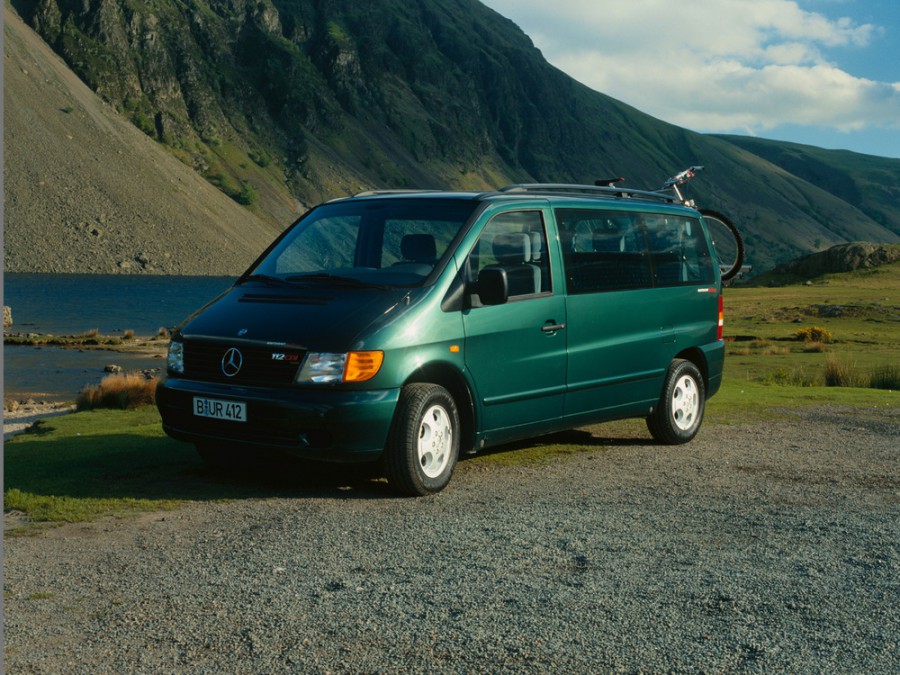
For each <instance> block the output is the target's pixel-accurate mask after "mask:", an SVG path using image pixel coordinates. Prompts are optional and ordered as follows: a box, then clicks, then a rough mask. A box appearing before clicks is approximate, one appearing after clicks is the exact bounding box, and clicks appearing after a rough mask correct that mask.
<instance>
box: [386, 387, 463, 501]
mask: <svg viewBox="0 0 900 675" xmlns="http://www.w3.org/2000/svg"><path fill="white" fill-rule="evenodd" d="M459 433H460V427H459V412H458V410H457V408H456V402H455V401H454V400H453V397H452V396H451V395H450V393H449V392H448V391H447V390H446V389H444V388H443V387H441V386H439V385H437V384H428V383H419V382H416V383H413V384H408V385H406V386H405V387H403V389H402V390H401V391H400V399H399V401H398V402H397V411H396V412H395V413H394V422H393V425H392V427H391V433H390V436H389V437H388V443H387V446H386V447H385V450H384V460H383V461H384V471H385V474H386V475H387V479H388V483H389V484H390V485H391V487H392V488H393V489H394V490H396V491H397V492H400V493H402V494H405V495H410V496H419V497H421V496H424V495H428V494H433V493H435V492H440V491H441V490H443V489H444V488H445V487H446V486H447V483H449V482H450V477H451V476H452V475H453V470H454V469H455V468H456V460H457V458H458V456H459Z"/></svg>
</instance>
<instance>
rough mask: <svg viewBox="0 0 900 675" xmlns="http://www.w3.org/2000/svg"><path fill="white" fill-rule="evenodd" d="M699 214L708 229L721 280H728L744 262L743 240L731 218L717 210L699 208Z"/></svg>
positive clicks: (739, 269) (738, 270)
mask: <svg viewBox="0 0 900 675" xmlns="http://www.w3.org/2000/svg"><path fill="white" fill-rule="evenodd" d="M700 215H701V216H703V220H704V222H705V223H706V229H707V230H709V238H710V239H712V243H713V248H714V249H715V250H716V257H717V258H718V259H719V268H720V269H721V270H722V281H728V280H729V279H731V278H733V277H734V276H735V275H737V273H738V272H740V271H741V265H743V264H744V240H743V239H742V238H741V233H740V232H738V229H737V227H736V226H735V224H734V223H732V222H731V220H730V219H729V218H728V217H727V216H724V215H722V214H721V213H719V212H718V211H709V210H707V209H700Z"/></svg>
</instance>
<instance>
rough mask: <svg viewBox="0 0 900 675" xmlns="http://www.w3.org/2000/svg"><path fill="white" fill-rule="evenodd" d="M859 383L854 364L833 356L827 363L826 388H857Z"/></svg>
mask: <svg viewBox="0 0 900 675" xmlns="http://www.w3.org/2000/svg"><path fill="white" fill-rule="evenodd" d="M858 382H859V377H858V376H857V375H856V373H855V372H854V368H853V364H852V363H848V362H846V361H840V360H839V359H837V358H836V357H835V356H833V355H832V356H829V357H828V360H827V361H826V362H825V386H826V387H855V386H857V384H858Z"/></svg>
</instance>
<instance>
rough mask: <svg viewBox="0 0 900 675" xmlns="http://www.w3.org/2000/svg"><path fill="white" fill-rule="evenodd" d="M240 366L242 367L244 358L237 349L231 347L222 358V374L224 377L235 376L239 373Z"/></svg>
mask: <svg viewBox="0 0 900 675" xmlns="http://www.w3.org/2000/svg"><path fill="white" fill-rule="evenodd" d="M242 365H244V356H243V355H242V354H241V352H240V350H239V349H238V348H237V347H232V348H231V349H229V350H228V351H227V352H225V356H223V357H222V372H223V373H225V377H234V376H235V375H237V374H238V373H239V372H240V371H241V366H242Z"/></svg>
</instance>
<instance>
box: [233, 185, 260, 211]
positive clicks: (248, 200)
mask: <svg viewBox="0 0 900 675" xmlns="http://www.w3.org/2000/svg"><path fill="white" fill-rule="evenodd" d="M232 198H233V199H234V200H235V201H236V202H237V203H238V204H243V205H244V206H253V204H255V203H256V202H257V201H259V195H258V194H257V192H256V188H254V187H253V186H252V185H250V183H244V185H243V187H242V188H241V190H240V192H238V193H237V194H236V195H232Z"/></svg>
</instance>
